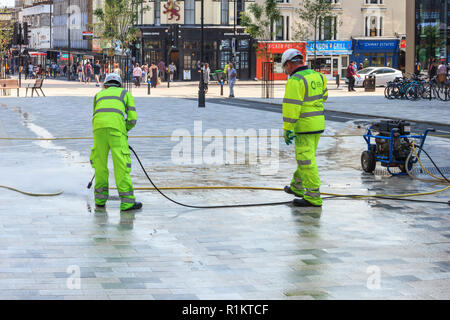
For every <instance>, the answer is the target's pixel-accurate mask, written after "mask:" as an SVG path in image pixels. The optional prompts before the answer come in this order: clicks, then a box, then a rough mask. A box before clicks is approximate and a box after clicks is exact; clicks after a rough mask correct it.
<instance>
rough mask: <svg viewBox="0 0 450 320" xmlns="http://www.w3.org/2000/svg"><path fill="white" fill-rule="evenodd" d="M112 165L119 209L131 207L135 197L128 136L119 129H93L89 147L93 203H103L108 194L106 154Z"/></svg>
mask: <svg viewBox="0 0 450 320" xmlns="http://www.w3.org/2000/svg"><path fill="white" fill-rule="evenodd" d="M109 150H111V155H112V159H113V165H114V178H115V180H116V186H117V189H118V191H119V196H120V200H121V203H120V209H121V210H126V209H129V208H131V207H132V206H133V205H134V203H135V201H136V198H135V196H134V193H133V184H132V182H131V178H130V172H131V158H130V150H129V148H128V137H127V136H126V135H124V134H123V133H121V132H120V131H119V130H116V129H112V128H101V129H97V130H95V131H94V146H93V147H92V148H91V158H90V159H91V165H92V167H93V168H94V169H95V189H94V195H95V203H96V204H98V205H105V203H106V201H107V200H108V196H109V185H108V176H109V170H108V155H109Z"/></svg>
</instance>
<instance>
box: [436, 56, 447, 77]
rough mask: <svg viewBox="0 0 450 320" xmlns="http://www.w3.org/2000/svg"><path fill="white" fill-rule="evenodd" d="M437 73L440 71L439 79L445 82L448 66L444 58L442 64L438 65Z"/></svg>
mask: <svg viewBox="0 0 450 320" xmlns="http://www.w3.org/2000/svg"><path fill="white" fill-rule="evenodd" d="M437 73H438V75H437V78H438V81H439V82H440V83H444V82H445V80H446V79H447V66H446V65H445V60H444V59H442V60H441V64H440V65H439V67H438V72H437Z"/></svg>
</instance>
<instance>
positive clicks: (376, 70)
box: [355, 67, 403, 87]
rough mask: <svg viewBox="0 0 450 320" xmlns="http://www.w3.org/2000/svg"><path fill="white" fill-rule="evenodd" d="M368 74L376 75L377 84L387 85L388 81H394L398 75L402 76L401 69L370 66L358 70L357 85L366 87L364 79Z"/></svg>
mask: <svg viewBox="0 0 450 320" xmlns="http://www.w3.org/2000/svg"><path fill="white" fill-rule="evenodd" d="M368 75H375V84H376V86H386V83H387V82H388V81H393V80H394V79H395V78H397V77H402V76H403V74H402V72H401V71H400V70H396V69H393V68H389V67H368V68H364V69H361V70H359V71H358V72H356V76H355V87H364V80H365V79H366V76H368Z"/></svg>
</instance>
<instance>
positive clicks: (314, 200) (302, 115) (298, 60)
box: [281, 49, 328, 207]
mask: <svg viewBox="0 0 450 320" xmlns="http://www.w3.org/2000/svg"><path fill="white" fill-rule="evenodd" d="M303 61H304V57H303V54H302V53H301V52H300V51H299V50H297V49H288V50H286V51H285V52H284V53H283V55H282V57H281V64H282V66H283V68H284V70H285V73H286V74H288V75H290V77H289V79H288V81H287V83H286V91H285V94H284V99H283V107H282V108H283V130H284V139H285V143H286V144H287V145H290V144H291V143H292V140H294V142H295V155H296V160H297V170H296V171H295V172H294V176H293V178H292V180H291V183H290V185H288V186H285V187H284V191H285V192H286V193H289V194H293V195H295V196H297V197H298V198H295V199H294V201H293V204H294V205H295V206H299V207H321V206H322V198H321V196H320V184H321V182H320V178H319V170H318V168H317V163H316V152H317V146H318V144H319V139H320V135H321V133H323V132H324V130H325V116H324V111H323V103H324V102H325V101H326V100H327V98H328V90H327V79H326V78H325V76H324V75H323V74H321V73H320V72H316V71H313V70H311V69H309V68H308V66H304V65H303Z"/></svg>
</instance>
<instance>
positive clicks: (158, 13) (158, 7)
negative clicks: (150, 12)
mask: <svg viewBox="0 0 450 320" xmlns="http://www.w3.org/2000/svg"><path fill="white" fill-rule="evenodd" d="M159 25H161V0H155V26H159Z"/></svg>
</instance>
